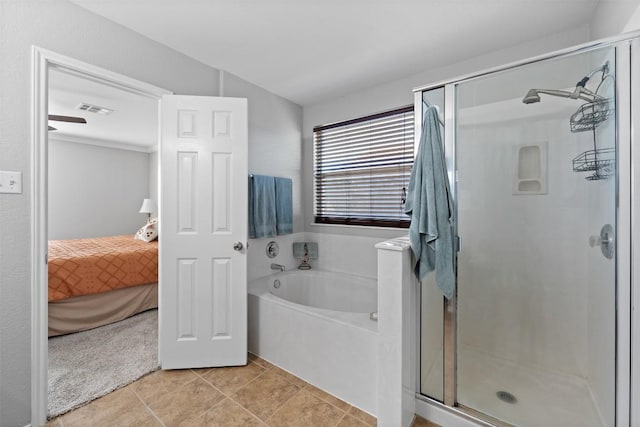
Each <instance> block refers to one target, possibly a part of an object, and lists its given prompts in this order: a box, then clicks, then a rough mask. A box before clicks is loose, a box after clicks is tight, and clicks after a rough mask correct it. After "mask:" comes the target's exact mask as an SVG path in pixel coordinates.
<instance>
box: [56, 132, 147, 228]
mask: <svg viewBox="0 0 640 427" xmlns="http://www.w3.org/2000/svg"><path fill="white" fill-rule="evenodd" d="M149 169H150V168H149V154H147V153H141V152H137V151H129V150H119V149H114V148H107V147H98V146H95V145H89V144H78V143H74V142H65V141H59V140H53V139H51V138H50V139H49V212H48V214H49V218H48V219H49V230H48V231H49V239H52V240H59V239H79V238H84V237H101V236H117V235H121V234H133V233H135V232H136V230H138V228H140V227H141V226H142V225H144V224H145V222H146V219H147V218H146V215H143V214H140V213H138V211H139V210H140V205H141V204H142V199H144V198H147V197H149V178H150V172H149Z"/></svg>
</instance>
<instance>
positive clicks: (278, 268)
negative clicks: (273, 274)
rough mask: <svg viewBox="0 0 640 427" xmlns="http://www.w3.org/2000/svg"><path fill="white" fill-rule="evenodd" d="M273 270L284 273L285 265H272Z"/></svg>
mask: <svg viewBox="0 0 640 427" xmlns="http://www.w3.org/2000/svg"><path fill="white" fill-rule="evenodd" d="M271 269H272V270H280V271H284V265H282V264H276V263H271Z"/></svg>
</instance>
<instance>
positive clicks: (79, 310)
mask: <svg viewBox="0 0 640 427" xmlns="http://www.w3.org/2000/svg"><path fill="white" fill-rule="evenodd" d="M157 307H158V284H157V283H152V284H149V285H140V286H133V287H130V288H122V289H116V290H113V291H109V292H103V293H100V294H93V295H81V296H77V297H71V298H67V299H64V300H60V301H53V302H50V303H49V336H50V337H54V336H56V335H64V334H69V333H72V332H79V331H84V330H87V329H92V328H96V327H98V326H103V325H107V324H109V323H113V322H117V321H119V320H124V319H126V318H127V317H130V316H133V315H134V314H138V313H141V312H143V311H146V310H149V309H152V308H157Z"/></svg>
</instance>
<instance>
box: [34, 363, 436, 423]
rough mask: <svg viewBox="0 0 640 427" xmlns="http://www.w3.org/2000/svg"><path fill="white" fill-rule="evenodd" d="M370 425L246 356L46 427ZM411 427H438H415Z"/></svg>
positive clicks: (165, 378) (125, 392) (106, 399)
mask: <svg viewBox="0 0 640 427" xmlns="http://www.w3.org/2000/svg"><path fill="white" fill-rule="evenodd" d="M375 425H376V419H375V417H373V416H371V415H369V414H367V413H366V412H363V411H361V410H359V409H358V408H355V407H353V406H351V405H349V404H348V403H346V402H344V401H342V400H340V399H338V398H336V397H334V396H332V395H330V394H328V393H325V392H324V391H322V390H320V389H319V388H316V387H314V386H313V385H311V384H308V383H306V382H304V381H303V380H301V379H300V378H298V377H296V376H294V375H291V374H290V373H288V372H285V371H284V370H282V369H280V368H278V367H276V366H274V365H272V364H270V363H268V362H267V361H265V360H263V359H260V358H259V357H256V356H254V355H249V364H248V365H247V366H242V367H231V368H212V369H188V370H176V371H156V372H154V373H152V374H149V375H147V376H145V377H143V378H141V379H139V380H138V381H136V382H134V383H132V384H129V385H128V386H126V387H123V388H121V389H119V390H116V391H114V392H113V393H110V394H108V395H106V396H103V397H101V398H99V399H96V400H94V401H93V402H91V403H89V404H87V405H85V406H83V407H81V408H78V409H76V410H74V411H71V412H69V413H67V414H64V415H62V416H60V417H58V418H55V419H53V420H51V421H49V422H48V423H47V426H55V427H73V426H83V427H84V426H166V427H170V426H190V427H191V426H195V427H199V426H224V427H227V426H229V427H233V426H331V427H367V426H375ZM413 425H414V426H415V427H438V426H436V425H435V424H432V423H430V422H428V421H425V420H423V419H416V421H415V422H414V424H413Z"/></svg>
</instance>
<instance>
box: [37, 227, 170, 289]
mask: <svg viewBox="0 0 640 427" xmlns="http://www.w3.org/2000/svg"><path fill="white" fill-rule="evenodd" d="M157 282H158V242H157V241H153V242H151V243H146V242H143V241H140V240H135V239H134V238H133V236H132V235H125V236H110V237H98V238H93V239H74V240H50V241H49V301H56V300H61V299H65V298H69V297H72V296H78V295H90V294H99V293H101V292H107V291H111V290H113V289H119V288H127V287H130V286H137V285H144V284H147V283H157Z"/></svg>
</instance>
